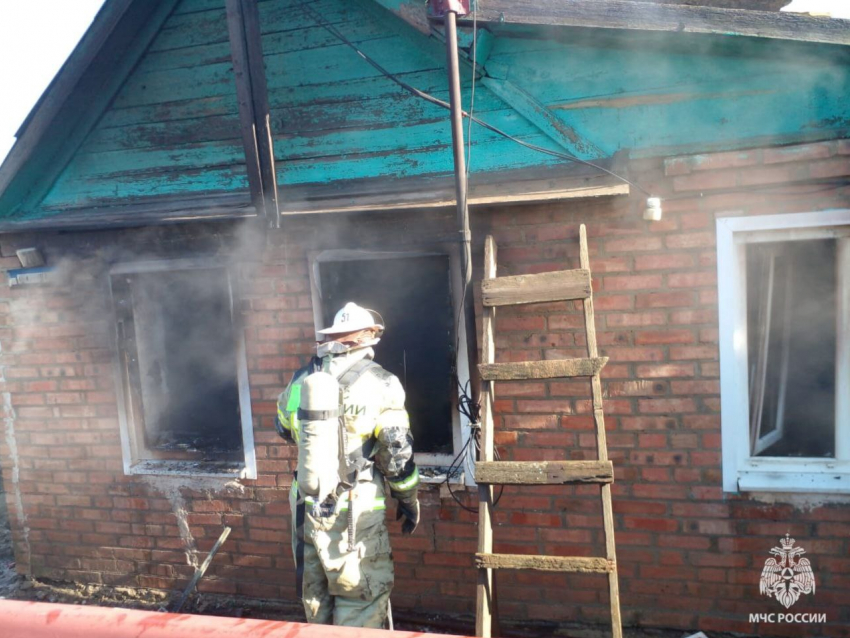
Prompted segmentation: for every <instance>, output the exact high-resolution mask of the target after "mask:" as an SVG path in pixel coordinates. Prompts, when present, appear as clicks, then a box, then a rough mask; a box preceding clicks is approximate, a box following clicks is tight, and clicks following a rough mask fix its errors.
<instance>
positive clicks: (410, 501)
mask: <svg viewBox="0 0 850 638" xmlns="http://www.w3.org/2000/svg"><path fill="white" fill-rule="evenodd" d="M411 492H413V494H412V495H408V494H405V496H404V497H402V498H399V497H398V496H396V498H398V512H397V513H396V516H395V519H396V520H397V521H398V520H401V519H402V517H404V522H403V523H402V524H401V532H402V534H408V535H409V534H412V533H413V531H414V530H415V529H416V526H417V525H419V500H418V499H417V498H416V490H411Z"/></svg>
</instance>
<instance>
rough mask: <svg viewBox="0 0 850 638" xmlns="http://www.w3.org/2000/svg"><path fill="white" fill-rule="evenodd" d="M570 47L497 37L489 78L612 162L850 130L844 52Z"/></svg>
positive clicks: (741, 45) (719, 43) (725, 45)
mask: <svg viewBox="0 0 850 638" xmlns="http://www.w3.org/2000/svg"><path fill="white" fill-rule="evenodd" d="M565 40H568V41H566V42H552V41H543V40H531V39H511V38H504V37H502V38H497V39H496V42H495V44H494V46H493V50H492V53H491V54H490V57H489V59H488V61H487V65H486V68H487V72H488V74H489V75H491V76H493V77H496V78H507V79H509V80H510V81H511V82H513V83H515V84H517V85H519V86H520V87H522V88H523V89H524V90H525V91H527V92H528V93H530V94H531V95H533V96H534V97H535V98H536V99H537V100H538V101H540V102H541V103H542V104H543V105H545V106H546V107H548V108H549V109H550V110H551V111H552V112H553V113H554V114H555V115H556V116H557V117H558V118H559V119H560V120H561V121H562V122H564V123H565V124H568V125H570V126H572V127H573V128H574V129H575V130H576V131H577V132H579V133H580V134H581V135H583V136H584V137H586V139H588V140H589V141H591V142H592V143H593V144H594V145H595V146H597V147H598V148H600V149H602V151H603V152H605V153H606V154H611V153H614V152H616V151H619V150H623V149H632V150H633V151H636V152H637V153H638V154H651V153H654V152H657V151H658V149H664V148H680V149H681V148H683V147H688V146H690V147H693V148H732V147H741V146H745V145H746V144H747V143H748V141H749V143H752V140H754V139H756V138H763V137H773V136H776V137H780V138H781V137H785V136H794V135H797V134H800V133H803V132H808V133H817V132H818V131H820V132H826V131H828V130H834V129H838V128H842V127H844V128H846V127H848V126H850V100H848V97H850V58H848V56H847V54H846V52H845V51H844V49H843V48H840V47H827V46H806V45H800V44H795V43H785V42H778V41H775V40H773V41H764V40H754V39H747V40H741V39H735V40H734V41H730V40H729V39H728V38H723V37H712V36H693V35H675V36H670V35H667V36H658V35H655V34H649V35H647V34H640V33H616V34H605V33H600V32H598V31H597V32H596V33H595V34H593V35H592V36H591V35H589V34H587V33H581V32H577V33H575V34H574V35H573V36H571V37H569V38H565Z"/></svg>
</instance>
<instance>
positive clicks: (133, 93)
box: [43, 0, 248, 210]
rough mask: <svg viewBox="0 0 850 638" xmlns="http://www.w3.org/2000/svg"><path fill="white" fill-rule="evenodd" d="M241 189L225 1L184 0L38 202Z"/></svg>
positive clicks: (83, 202)
mask: <svg viewBox="0 0 850 638" xmlns="http://www.w3.org/2000/svg"><path fill="white" fill-rule="evenodd" d="M247 188H248V184H247V177H246V171H245V157H244V151H243V149H242V138H241V135H240V129H239V114H238V109H237V103H236V84H235V81H234V77H233V71H232V65H231V61H230V47H229V43H228V35H227V23H226V18H225V11H224V0H215V1H212V0H210V1H204V2H200V1H198V0H183V2H181V3H180V4H179V5H178V6H177V8H176V10H175V12H174V14H172V16H171V17H170V18H169V19H168V21H167V22H166V23H165V25H164V27H163V29H162V30H161V31H160V33H159V35H158V36H157V37H156V39H155V40H154V41H153V43H152V44H151V46H150V47H149V48H148V51H147V52H146V53H145V55H144V57H143V58H142V60H141V61H140V62H139V64H138V65H137V66H136V68H135V69H134V71H133V73H132V74H131V75H130V77H128V78H127V80H126V82H125V83H124V86H123V87H122V88H121V90H120V91H119V93H118V95H117V96H116V97H115V99H114V100H113V103H112V105H111V106H110V107H109V109H108V110H107V112H106V113H105V114H104V116H103V117H102V118H101V120H100V122H99V123H98V124H97V126H96V127H95V129H94V130H93V131H92V132H91V133H90V134H89V136H88V138H87V139H86V141H85V143H84V144H83V145H82V146H81V147H80V149H79V151H78V152H77V154H76V156H75V157H74V159H73V160H72V161H71V162H70V164H69V165H68V167H67V168H66V169H65V171H64V172H63V173H62V175H61V176H60V178H59V179H58V180H57V182H56V184H55V185H54V187H53V188H52V189H51V191H50V192H49V193H48V195H47V197H46V198H45V199H44V202H43V208H45V209H51V210H64V209H67V208H72V207H86V206H92V205H104V204H108V203H129V201H130V200H132V199H133V198H137V197H145V196H160V195H187V194H188V195H191V194H194V193H209V192H233V191H240V190H244V191H247Z"/></svg>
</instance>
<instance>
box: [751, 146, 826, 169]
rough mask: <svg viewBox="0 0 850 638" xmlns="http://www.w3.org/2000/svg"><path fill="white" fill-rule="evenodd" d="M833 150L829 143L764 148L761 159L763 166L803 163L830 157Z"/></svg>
mask: <svg viewBox="0 0 850 638" xmlns="http://www.w3.org/2000/svg"><path fill="white" fill-rule="evenodd" d="M834 150H835V149H834V148H833V145H832V144H831V143H829V142H820V143H817V144H798V145H795V146H784V147H777V148H766V149H764V151H763V153H762V157H763V158H764V159H763V161H764V163H765V164H778V163H781V162H803V161H807V160H814V159H823V158H826V157H831V156H832V154H833V152H834Z"/></svg>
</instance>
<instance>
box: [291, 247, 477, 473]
mask: <svg viewBox="0 0 850 638" xmlns="http://www.w3.org/2000/svg"><path fill="white" fill-rule="evenodd" d="M433 256H441V257H448V259H449V278H450V279H449V283H450V288H451V295H452V304H451V307H452V313H453V314H455V315H456V314H457V312H458V309H459V308H460V307H461V304H462V300H461V295H460V291H461V290H462V289H463V287H462V275H461V268H460V256H459V255H458V252H457V247H456V245H454V244H452V245H447V244H445V243H437V244H433V245H428V246H419V247H417V248H415V249H413V248H411V249H409V250H400V251H379V250H369V249H363V250H361V249H357V250H349V249H328V250H316V251H311V252H310V253H308V255H307V262H308V270H309V273H310V293H311V296H312V306H313V323H314V328H315V330H316V335H315V338H316V340H317V341H318V340H320V339H321V335H319V334H318V331H319V330H321V329H322V328H324V327H325V326H324V325H323V315H322V310H323V305H322V304H323V300H322V296H321V289H320V283H319V282H320V274H319V268H320V264H322V263H326V262H340V261H358V260H378V259H407V258H411V259H412V258H416V257H433ZM457 337H458V339H457V343H458V348H457V352H456V353H455V355H456V365H457V374H458V380H459V381H460V384H461V385H462V386H465V384H467V383H468V381H469V362H468V361H467V359H466V356H465V353H466V329H465V325H464V322H463V321H461V322H459V326H458V335H457ZM458 399H459V397H458V396H457V395H452V397H451V400H452V452H451V453H450V454H434V453H429V452H415V454H414V460H415V461H416V464H417V466H419V468H420V480H421V481H422V482H423V483H442V482H444V481H445V480H446V470H447V469H448V467H449V466H450V465H451V464H452V462H453V461H454V460H455V459H456V458H457V457H458V455H459V454H460V452H461V450H463V449H464V446H466V444H467V442H468V441H469V439H470V437H471V436H472V428H471V427H470V423H469V420H468V419H467V418H466V416H465V415H462V414H461V413H460V412H459V410H458V409H457V405H458ZM414 448H415V446H414ZM473 463H474V460H473V459H472V455H471V454H465V455H464V456H463V458H462V459H461V460H459V461H458V462H457V464H459V465H460V468H461V471H460V472H457V473H453V476H452V477H450V481H451V482H452V483H456V484H466V485H475V481H474V479H473V477H474V475H475V471H474V467H473Z"/></svg>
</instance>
